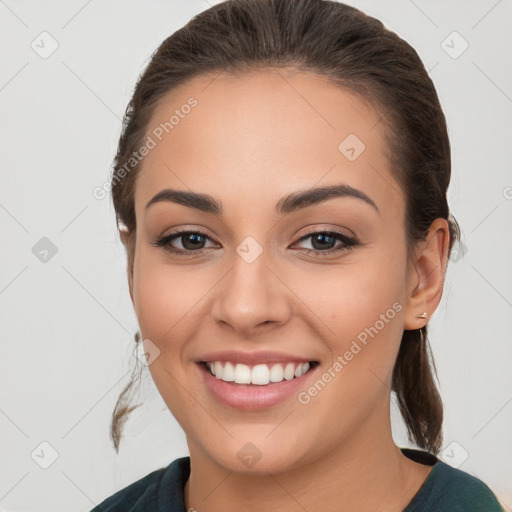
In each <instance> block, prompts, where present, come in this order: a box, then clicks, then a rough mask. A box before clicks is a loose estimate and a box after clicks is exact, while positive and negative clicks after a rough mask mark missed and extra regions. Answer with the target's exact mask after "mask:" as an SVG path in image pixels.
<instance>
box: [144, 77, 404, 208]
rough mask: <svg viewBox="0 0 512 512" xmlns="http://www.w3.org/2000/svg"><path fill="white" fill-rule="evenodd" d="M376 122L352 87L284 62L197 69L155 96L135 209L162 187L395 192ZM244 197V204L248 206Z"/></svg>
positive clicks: (256, 195) (249, 194)
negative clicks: (206, 71) (236, 70)
mask: <svg viewBox="0 0 512 512" xmlns="http://www.w3.org/2000/svg"><path fill="white" fill-rule="evenodd" d="M384 130H385V125H384V122H383V120H382V118H381V116H380V114H379V112H377V111H376V110H375V109H374V108H372V107H371V106H370V105H369V104H368V103H367V102H365V101H363V100H362V98H360V97H359V96H358V95H356V94H355V93H354V92H352V91H350V90H348V89H346V88H343V87H340V86H339V85H336V84H333V83H331V82H329V80H328V79H327V78H326V77H324V76H321V75H317V74H314V73H305V72H302V71H297V70H294V69H293V68H287V69H284V68H278V69H265V70H259V71H252V72H249V73H244V74H242V75H239V76H233V75H228V74H224V73H222V74H218V73H214V74H211V75H208V76H207V75H201V76H198V77H195V78H193V79H192V80H189V81H188V82H186V83H184V84H182V85H181V86H180V87H178V88H176V89H174V90H173V91H172V92H171V93H169V94H168V95H167V96H165V97H164V98H163V99H162V100H161V102H160V103H159V105H158V107H157V108H156V109H155V111H154V113H153V117H152V119H151V121H150V123H149V124H148V127H147V130H146V136H147V137H150V138H151V139H152V140H153V141H154V143H155V145H154V148H153V149H151V151H150V152H149V154H148V155H147V156H145V157H144V160H143V162H142V166H141V169H140V172H139V176H138V177H137V186H136V194H135V203H136V210H137V216H139V215H140V214H141V213H142V209H143V208H144V205H145V204H146V202H147V201H149V199H151V197H153V195H155V194H156V193H158V192H159V191H160V190H162V189H163V188H178V189H181V190H187V189H191V190H193V191H194V192H204V193H208V194H210V195H213V196H215V197H219V198H222V197H223V196H226V195H229V193H230V192H231V197H233V193H232V192H233V191H234V190H236V198H237V199H238V201H242V202H244V201H245V202H247V201H249V203H250V202H251V200H252V201H257V200H258V201H259V204H260V205H261V201H260V199H262V198H264V197H266V198H270V197H271V196H275V197H276V198H279V197H281V196H282V195H284V194H286V193H290V192H293V191H295V190H298V189H305V188H310V187H312V186H314V185H316V186H323V185H330V184H338V183H346V184H348V185H350V186H352V187H355V188H359V189H363V190H364V192H366V193H367V194H368V195H371V196H372V197H373V199H374V200H375V202H377V203H379V202H381V203H382V202H387V201H388V200H389V198H390V196H394V197H393V198H392V202H393V204H394V205H395V210H396V211H395V212H394V214H399V213H400V212H399V210H400V208H401V201H397V200H396V199H397V198H396V196H397V195H398V196H400V199H402V198H401V195H402V193H401V190H400V187H399V186H398V184H397V183H396V182H395V181H394V179H393V177H392V176H391V173H390V170H389V163H388V158H387V154H388V148H387V145H386V141H385V139H384ZM249 203H247V204H249Z"/></svg>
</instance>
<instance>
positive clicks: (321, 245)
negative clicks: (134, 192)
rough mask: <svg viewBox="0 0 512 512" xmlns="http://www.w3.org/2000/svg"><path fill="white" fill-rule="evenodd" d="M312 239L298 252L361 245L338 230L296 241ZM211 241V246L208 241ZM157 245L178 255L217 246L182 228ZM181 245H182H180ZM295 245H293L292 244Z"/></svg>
mask: <svg viewBox="0 0 512 512" xmlns="http://www.w3.org/2000/svg"><path fill="white" fill-rule="evenodd" d="M308 239H311V241H310V243H309V244H310V246H311V248H302V249H299V250H298V252H300V253H305V254H311V253H313V254H315V255H317V254H318V255H327V254H332V253H335V252H339V251H343V250H349V249H352V248H353V247H355V246H357V245H359V242H358V241H357V240H355V239H353V238H351V237H349V236H347V235H345V234H343V233H340V232H338V231H327V230H323V231H320V230H318V231H313V232H311V233H309V234H307V235H304V236H302V237H301V238H299V240H298V241H297V242H296V244H297V243H301V242H304V241H306V240H308ZM208 241H209V242H211V245H210V246H207V243H208ZM151 244H152V245H154V246H155V247H162V248H163V249H164V250H166V251H168V252H170V253H173V254H176V255H178V256H191V255H193V254H194V255H200V254H203V253H204V251H205V250H206V249H211V248H212V247H215V246H216V244H215V242H213V240H212V239H211V238H210V237H209V236H208V235H207V234H206V233H204V232H203V231H200V230H191V229H181V230H178V231H175V232H173V233H170V234H168V235H165V236H163V237H160V238H157V239H156V240H154V241H152V242H151ZM180 246H181V247H180ZM292 247H293V246H292Z"/></svg>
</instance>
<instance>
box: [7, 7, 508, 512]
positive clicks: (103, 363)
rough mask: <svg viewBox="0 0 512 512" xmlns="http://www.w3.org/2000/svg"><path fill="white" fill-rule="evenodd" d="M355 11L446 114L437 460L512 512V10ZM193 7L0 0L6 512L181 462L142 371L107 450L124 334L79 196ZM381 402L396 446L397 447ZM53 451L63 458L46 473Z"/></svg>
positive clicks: (114, 241) (125, 314) (113, 274)
mask: <svg viewBox="0 0 512 512" xmlns="http://www.w3.org/2000/svg"><path fill="white" fill-rule="evenodd" d="M350 3H351V5H355V6H356V7H359V8H361V9H362V10H364V11H366V12H367V13H368V14H371V15H374V16H376V17H378V18H379V19H381V20H382V21H383V22H384V23H385V24H386V26H387V27H388V28H390V29H392V30H394V31H396V32H397V33H398V34H399V35H400V36H401V37H403V38H404V39H405V40H407V41H408V42H409V43H410V44H411V45H412V46H413V47H414V48H415V49H416V50H417V51H418V53H419V54H420V56H421V57H422V59H423V61H424V63H425V66H426V68H427V69H428V70H429V71H430V74H431V76H432V78H433V80H434V83H435V85H436V87H437V89H438V92H439V95H440V98H441V103H442V105H443V108H444V111H445V114H446V116H447V119H448V124H449V132H450V137H451V143H452V148H453V180H452V184H451V187H450V192H449V199H450V203H451V208H452V211H453V212H454V214H455V216H456V217H457V219H458V220H459V222H460V224H461V227H462V230H463V242H464V245H465V247H466V254H465V255H464V257H463V258H461V259H460V258H459V257H458V256H455V255H454V257H453V259H452V261H451V263H450V265H449V269H448V275H447V282H446V286H445V294H444V297H443V300H442V303H441V305H440V306H439V308H438V310H437V312H436V313H435V315H434V318H433V319H432V321H431V322H430V324H429V325H430V339H431V345H432V348H433V352H434V356H435V358H436V362H437V368H438V374H439V379H440V388H441V392H442V396H443V400H444V405H445V414H446V420H445V424H444V435H445V449H444V451H443V460H445V461H446V462H448V463H450V464H452V465H454V466H456V467H459V468H460V469H462V470H464V471H467V472H468V473H470V474H474V475H476V476H478V477H479V478H480V479H482V480H484V481H485V482H486V483H487V484H488V485H489V486H490V487H491V488H492V489H493V491H494V492H495V493H496V494H497V495H498V497H499V498H500V499H501V500H502V501H503V502H504V504H505V506H506V509H507V510H509V511H510V510H512V509H511V508H510V507H511V506H512V436H511V432H512V428H511V426H512V372H511V370H510V366H511V365H510V363H511V361H512V343H511V341H512V340H511V327H512V325H511V323H512V322H511V318H512V314H511V313H512V272H511V253H512V251H511V248H512V243H511V236H510V234H511V228H512V173H511V170H510V169H511V162H512V158H511V153H512V151H511V142H512V140H511V125H512V73H511V69H512V68H511V63H510V48H512V36H511V34H512V30H511V28H512V27H511V23H512V4H511V2H510V0H509V1H507V0H501V1H496V0H485V1H484V0H479V1H471V2H468V1H462V0H458V1H451V2H446V1H441V0H436V1H432V0H431V1H428V2H427V1H426V0H414V1H410V0H395V1H382V0H381V1H377V0H374V1H369V0H365V1H356V2H350ZM208 5H209V2H207V1H206V0H194V1H191V0H186V1H185V0H174V1H155V0H154V1H151V2H142V1H138V2H135V1H122V2H121V1H117V2H114V1H99V0H92V1H91V0H89V1H82V0H81V1H66V2H64V1H61V2H50V1H47V2H43V1H39V2H36V1H22V0H19V1H15V0H0V37H1V43H2V47H3V60H2V66H1V69H0V100H1V120H2V123H1V127H0V129H1V136H0V145H1V149H0V155H1V159H2V167H1V169H2V181H1V188H0V223H1V224H0V225H1V235H2V238H1V250H0V254H1V266H0V308H1V309H0V315H1V326H2V330H1V335H2V343H1V358H0V364H1V367H0V371H1V386H0V396H1V406H0V434H1V439H2V444H1V456H0V474H1V478H0V510H2V511H15V510H16V511H22V510H23V511H29V510H31V511H36V510H37V511H52V512H59V511H63V512H64V511H70V510H77V511H88V510H90V509H91V508H92V507H93V506H94V505H95V504H97V503H99V502H100V501H102V500H103V499H104V498H106V497H107V496H110V495H111V494H112V493H113V492H114V491H116V490H118V489H120V488H122V487H124V486H125V485H128V484H129V483H131V482H133V481H135V480H136V479H138V478H141V477H142V476H144V475H146V474H147V473H149V472H151V471H153V470H155V469H157V468H160V467H163V466H165V465H167V464H169V462H170V461H172V460H173V459H175V458H176V457H180V456H183V455H187V447H186V444H185V436H184V434H183V432H182V431H181V429H180V427H179V426H178V425H177V423H176V422H175V421H174V419H173V418H172V416H171V414H170V413H169V412H168V411H167V409H166V408H165V404H164V402H163V401H162V399H161V398H160V396H159V394H158V392H157V391H156V388H155V387H154V384H153V383H152V381H151V379H150V377H148V379H147V380H146V385H145V388H143V391H144V389H145V391H144V392H143V393H141V397H140V402H145V405H144V406H143V407H141V408H140V410H138V412H136V413H134V414H133V416H132V419H130V420H129V422H128V423H127V424H126V428H125V432H126V436H127V437H126V438H125V439H124V441H123V443H122V445H121V452H120V455H119V456H117V455H115V452H114V450H113V447H112V444H111V442H110V440H109V435H108V434H109V425H110V417H111V413H112V410H113V407H114V404H115V401H116V399H117V397H118V395H119V393H120V391H121V390H122V388H123V387H124V385H125V383H126V382H127V379H128V376H129V372H130V371H131V369H132V366H133V355H132V346H133V339H132V337H133V333H134V332H135V331H136V329H137V323H136V319H135V316H134V313H133V310H132V304H131V302H130V298H129V294H128V287H127V282H126V276H125V264H126V262H125V255H124V249H123V248H122V246H121V243H120V242H119V239H118V236H117V233H116V231H115V222H114V211H113V208H112V207H111V206H110V199H109V198H106V199H103V200H97V199H95V198H94V197H93V195H92V190H93V188H94V187H96V186H101V185H102V184H103V183H104V182H105V180H108V176H109V172H110V164H111V161H112V157H113V155H114V152H115V148H116V144H117V139H118V136H119V133H120V127H121V123H120V120H121V117H122V114H123V112H124V109H125V107H126V104H127V102H128V99H129V95H130V92H131V90H132V88H133V86H134V83H135V80H136V78H137V76H138V74H139V72H140V71H141V70H142V68H143V66H144V64H145V62H146V60H147V59H148V57H149V56H150V54H151V53H152V52H153V51H154V50H155V49H156V48H157V46H158V45H159V43H160V42H161V41H162V40H163V39H164V38H165V37H167V36H168V35H170V34H171V33H172V32H173V31H174V30H176V29H177V28H179V27H181V26H182V25H183V24H184V23H186V22H187V21H188V20H189V19H190V18H191V17H192V16H193V15H194V14H196V13H198V12H200V11H202V10H204V9H205V8H207V7H208ZM43 31H47V32H48V33H49V34H51V37H52V38H54V39H55V40H56V41H57V43H58V48H57V50H56V51H55V52H54V53H53V54H52V55H50V56H49V57H47V58H42V57H41V56H40V55H39V54H38V53H36V51H34V50H33V49H32V47H31V44H32V42H33V41H35V42H34V43H33V44H34V45H38V49H39V52H42V51H43V47H44V51H48V50H49V49H50V48H51V46H50V44H51V40H50V39H49V38H48V36H40V34H41V32H43ZM453 31H457V32H458V33H459V34H460V36H461V37H462V38H463V39H464V40H465V41H467V43H468V44H469V47H468V49H467V50H466V51H465V52H464V53H462V54H461V55H460V56H457V54H458V53H459V52H460V50H462V49H463V47H464V46H463V45H464V41H463V40H462V39H461V38H459V37H458V36H457V35H455V36H454V35H453V34H452V32H453ZM451 34H452V35H451ZM448 36H449V37H448ZM44 37H46V39H44V40H43V41H42V38H44ZM447 38H448V39H447ZM41 41H42V42H41ZM443 41H445V42H444V43H443ZM36 47H37V46H36ZM447 52H448V53H447ZM450 52H451V55H449V53H450ZM454 56H457V58H454ZM42 237H47V238H49V239H50V240H51V241H52V243H53V244H55V246H56V248H57V253H56V254H55V255H53V256H52V257H50V256H51V253H49V255H48V256H47V259H48V261H47V262H42V261H40V259H38V258H37V257H36V255H34V253H33V251H32V248H33V247H34V246H35V245H36V244H37V243H38V241H39V240H40V239H41V238H42ZM36 247H37V246H36ZM459 255H460V252H459ZM392 410H393V418H394V424H393V427H394V436H395V440H396V442H397V443H398V444H399V445H401V446H407V445H409V443H408V442H407V440H406V438H405V431H404V427H403V424H402V423H401V421H400V418H399V416H398V413H397V410H396V407H393V409H392ZM43 442H46V443H49V445H51V447H50V446H48V445H41V443H43ZM53 450H55V451H56V452H57V453H58V457H57V458H56V460H55V461H54V462H53V463H52V464H51V465H50V466H49V467H48V468H47V469H43V468H42V467H40V466H41V464H42V465H48V464H50V462H52V458H51V457H52V453H53ZM31 454H32V455H31Z"/></svg>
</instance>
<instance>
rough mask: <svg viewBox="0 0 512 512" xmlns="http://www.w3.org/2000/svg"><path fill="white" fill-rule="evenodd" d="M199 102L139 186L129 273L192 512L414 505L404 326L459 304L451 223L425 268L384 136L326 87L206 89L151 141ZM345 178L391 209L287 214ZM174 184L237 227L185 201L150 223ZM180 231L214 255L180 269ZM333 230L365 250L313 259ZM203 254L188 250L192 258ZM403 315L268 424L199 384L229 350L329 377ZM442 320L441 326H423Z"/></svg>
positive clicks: (257, 84)
mask: <svg viewBox="0 0 512 512" xmlns="http://www.w3.org/2000/svg"><path fill="white" fill-rule="evenodd" d="M191 96H193V97H195V98H196V99H197V100H198V105H197V107H195V108H194V109H193V110H192V112H191V113H190V114H189V115H188V116H185V117H184V119H181V120H180V123H179V124H178V125H177V126H175V127H174V129H173V130H172V131H170V132H169V133H168V134H167V135H166V136H165V137H164V138H163V139H162V141H160V142H159V143H158V144H157V146H156V147H155V148H154V149H152V150H151V152H150V153H149V154H148V155H147V156H146V157H145V159H144V161H143V165H142V168H141V171H140V174H139V175H138V177H137V183H136V191H135V209H136V219H137V230H136V249H135V259H134V267H133V269H130V268H129V269H128V277H129V284H130V294H131V297H132V301H133V304H134V308H135V312H136V315H137V318H138V321H139V326H140V330H141V334H142V338H143V339H149V340H151V342H152V343H153V344H154V345H156V346H157V347H158V348H159V350H160V354H159V355H158V357H157V358H156V359H155V360H154V361H153V362H152V363H151V364H150V366H149V369H150V372H151V375H152V377H153V379H154V381H155V384H156V386H157V388H158V390H159V392H160V394H161V395H162V397H163V399H164V401H165V402H166V404H167V406H168V407H169V410H170V411H171V412H172V414H173V415H174V417H175V418H176V419H177V421H178V422H179V423H180V425H181V426H182V428H183V430H184V431H185V433H186V437H187V443H188V448H189V451H190V456H191V475H190V478H189V480H188V481H187V483H186V486H185V502H186V508H187V510H188V509H189V508H190V507H194V508H195V509H197V510H198V511H199V512H214V511H226V510H251V511H260V510H261V511H268V510H279V511H284V512H292V511H303V510H337V509H339V504H340V503H343V510H344V511H346V512H350V511H354V512H355V511H360V510H380V511H384V512H386V511H389V512H392V511H393V512H397V511H400V510H402V509H403V508H404V507H405V506H406V505H407V504H408V503H409V501H410V500H411V499H412V497H413V496H414V495H415V494H416V492H417V491H418V489H419V488H420V487H421V485H422V484H423V482H424V481H425V479H426V477H427V475H428V473H429V472H430V470H431V467H429V466H425V465H421V464H418V463H415V462H413V461H411V460H410V459H408V458H407V457H405V456H404V455H402V453H401V452H400V451H399V449H398V447H397V446H396V445H395V443H394V441H393V439H392V435H391V423H390V413H389V403H390V384H391V376H392V369H393V365H394V362H395V359H396V355H397V352H398V349H399V345H400V340H401V336H402V332H403V330H404V329H417V328H419V327H421V326H422V325H424V324H425V323H426V322H427V321H428V318H430V317H431V315H432V313H433V312H434V311H435V309H436V307H437V305H438V303H439V301H440V299H441V294H442V288H443V281H444V274H445V269H446V260H447V252H448V242H449V231H448V224H447V222H446V221H445V220H444V219H436V220H435V221H434V222H433V223H432V225H431V228H430V231H429V234H428V236H427V238H426V240H425V241H421V242H419V243H418V244H417V245H416V246H415V251H414V257H413V258H412V260H410V261H408V260H407V253H406V238H405V230H404V219H405V199H404V196H403V192H402V189H401V187H400V185H399V184H398V183H397V182H396V181H395V180H394V178H393V177H392V174H391V172H390V168H389V165H388V161H387V159H386V156H385V155H386V146H385V142H384V138H383V135H384V131H383V130H384V124H383V123H382V122H380V117H379V115H378V113H377V112H376V111H375V110H374V109H372V108H371V107H369V106H368V105H366V104H364V103H362V102H361V100H359V99H358V98H357V97H356V96H355V95H354V94H352V93H351V92H350V91H348V90H346V89H343V88H340V87H338V86H336V85H333V84H331V83H329V82H328V81H327V80H326V79H325V78H324V77H322V76H319V75H315V74H312V73H304V72H298V71H295V70H293V69H291V68H290V69H284V68H281V69H279V70H277V69H265V70H259V71H253V72H251V73H248V74H244V75H241V76H237V77H233V76H228V75H225V74H223V75H219V76H217V77H215V78H214V77H212V76H201V77H196V78H194V79H192V80H191V81H189V82H187V83H186V84H184V85H182V86H180V88H178V89H176V90H174V91H172V93H170V94H168V95H167V96H166V98H165V100H164V101H163V102H161V104H160V105H159V107H158V109H157V110H156V111H155V114H154V116H153V119H152V120H151V122H150V124H149V126H148V133H151V130H152V129H153V128H154V127H155V126H157V125H158V124H159V123H160V122H165V121H166V120H168V118H169V116H170V115H171V114H172V113H173V112H174V110H175V109H176V108H178V109H179V108H180V106H182V105H183V104H185V103H186V102H187V100H188V98H190V97H191ZM348 134H356V135H357V136H358V137H359V139H360V140H362V141H363V142H364V144H365V146H366V149H365V151H364V152H363V153H362V154H361V155H360V156H359V157H358V158H357V159H356V160H355V161H352V162H351V161H349V160H348V159H347V158H346V157H345V156H344V155H343V154H341V152H340V151H339V150H338V145H339V144H340V142H341V141H343V140H344V139H345V137H347V135H348ZM340 183H344V184H347V185H350V186H351V187H354V188H356V189H359V190H361V191H362V192H364V193H365V194H366V195H367V196H369V197H370V198H371V199H372V200H373V201H374V202H375V204H376V205H377V207H378V210H379V211H378V212H377V211H376V210H375V209H374V208H372V207H371V206H370V205H368V204H367V203H365V202H364V201H362V200H360V199H357V198H353V197H342V198H334V199H330V200H328V201H326V202H323V203H320V204H317V205H314V206H310V207H308V208H306V209H303V210H298V211H297V212H293V213H290V214H287V215H278V214H276V211H275V205H276V203H277V202H278V201H279V199H281V198H282V197H283V196H285V195H287V194H290V193H292V192H296V191H299V190H304V189H308V188H311V187H319V186H327V185H334V184H340ZM164 188H173V189H179V190H192V191H194V192H201V193H205V194H209V195H212V196H214V197H215V198H216V199H217V200H218V201H220V202H222V205H223V208H224V214H223V216H222V217H216V216H215V215H213V214H211V213H204V212H200V211H199V210H195V209H192V208H189V207H187V206H183V205H178V204H174V203H171V202H159V203H155V204H153V205H152V206H151V207H149V208H148V209H147V210H146V209H145V205H146V203H147V202H148V201H149V200H150V199H151V198H152V197H153V196H154V195H155V194H157V193H158V192H160V191H161V190H162V189H164ZM179 227H183V228H185V227H186V228H190V229H193V228H200V229H201V230H202V231H206V232H207V234H208V236H209V237H210V239H209V240H208V239H207V240H206V241H205V242H204V244H205V245H204V246H205V250H204V252H203V254H201V255H199V256H197V255H195V254H192V255H188V256H181V257H180V256H176V255H173V254H171V253H169V252H166V250H165V249H164V248H161V247H155V246H154V245H152V244H151V242H152V241H153V240H155V239H157V238H158V237H160V236H162V235H166V234H170V233H172V232H174V231H175V230H176V228H179ZM315 228H325V229H326V230H329V229H330V230H337V231H340V232H342V233H345V234H347V235H348V236H351V237H355V238H356V239H357V240H358V241H359V242H360V244H359V245H358V246H356V247H354V248H352V249H350V250H340V251H337V252H333V253H331V254H330V255H328V256H326V255H322V254H319V255H315V254H314V253H312V252H310V253H306V252H305V250H306V249H313V248H315V247H318V246H313V239H312V238H307V239H305V240H302V241H300V240H299V239H300V238H301V237H303V236H304V235H306V234H308V233H309V234H311V233H312V231H313V229H315ZM122 236H123V238H124V239H126V238H125V237H126V234H122ZM247 236H252V237H253V238H254V239H255V240H256V241H257V242H258V243H259V245H260V246H261V248H262V250H263V252H262V254H261V255H260V256H259V257H258V258H257V259H256V260H255V261H254V262H252V263H250V264H248V263H247V262H246V261H245V260H244V259H242V258H241V257H240V256H239V255H238V253H237V252H236V248H237V246H238V245H239V244H240V242H242V240H244V239H245V238H246V237H247ZM186 242H187V240H185V241H183V238H179V237H178V238H177V239H175V240H174V242H173V245H174V246H175V247H177V248H180V249H183V250H186V248H184V247H185V246H184V245H182V244H183V243H186ZM340 245H342V242H339V241H338V242H336V247H339V246H340ZM187 247H190V246H187ZM320 249H321V246H320ZM301 250H302V252H299V251H301ZM324 250H326V249H324ZM191 252H193V251H192V250H190V249H189V254H190V253H191ZM396 302H398V303H399V304H400V305H402V310H401V311H400V312H398V313H397V314H396V316H395V317H394V318H393V319H392V320H390V321H389V322H388V323H386V324H385V326H384V328H382V329H381V330H380V331H379V332H378V335H376V336H375V337H374V338H372V339H370V341H369V342H368V344H367V346H365V347H364V348H363V349H362V350H361V351H360V352H359V353H358V354H357V355H356V356H355V357H354V358H353V359H352V360H351V361H350V362H349V363H348V364H347V365H346V366H345V367H344V368H343V370H342V371H341V372H339V374H338V375H337V376H336V377H335V378H334V379H332V381H331V382H330V383H329V384H328V385H327V386H325V388H324V389H323V390H322V391H321V392H320V393H319V394H318V395H317V396H316V397H314V399H312V400H311V401H310V402H309V403H308V404H306V405H304V404H301V403H299V401H298V400H297V397H296V396H293V397H291V398H290V399H289V400H286V401H285V402H282V403H280V404H278V405H276V406H273V407H269V408H268V409H265V410H262V411H257V412H256V411H239V410H235V409H232V408H229V407H226V406H224V405H222V404H220V403H219V402H217V401H216V399H215V398H214V397H213V396H211V395H210V393H209V391H208V390H207V389H206V387H205V386H204V384H203V382H202V379H201V378H199V376H200V374H199V372H198V367H197V364H196V363H195V362H194V361H195V360H196V358H197V357H198V356H199V355H200V354H202V353H205V352H206V351H210V350H215V349H218V350H224V349H242V350H246V351H259V350H280V351H285V352H289V353H292V354H296V355H301V356H304V357H307V358H308V359H310V360H317V361H319V362H320V367H319V369H318V371H317V375H318V376H321V374H322V373H323V372H324V371H326V369H327V368H329V367H330V366H332V364H333V362H334V361H335V360H336V358H337V356H339V355H343V354H344V353H345V352H346V351H347V350H348V349H349V347H350V344H351V343H352V341H353V340H354V339H356V337H357V335H358V334H359V333H360V332H361V331H364V329H365V328H367V327H369V326H373V325H375V323H376V321H377V320H378V319H379V318H380V315H381V314H384V313H385V312H386V311H387V310H388V309H389V308H391V307H392V305H393V304H394V303H396ZM424 311H425V312H427V313H428V318H427V319H418V318H417V315H418V314H420V313H422V312H424ZM311 384H312V382H311V381H310V384H309V385H311ZM247 442H251V443H252V444H254V445H255V446H256V447H257V449H258V450H259V452H260V453H261V459H260V460H259V461H258V462H257V463H256V464H254V466H252V467H250V468H249V467H246V466H245V465H244V464H243V463H242V462H241V461H240V460H239V458H238V457H237V452H238V451H239V450H240V449H241V448H242V447H243V446H244V445H245V444H246V443H247Z"/></svg>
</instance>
